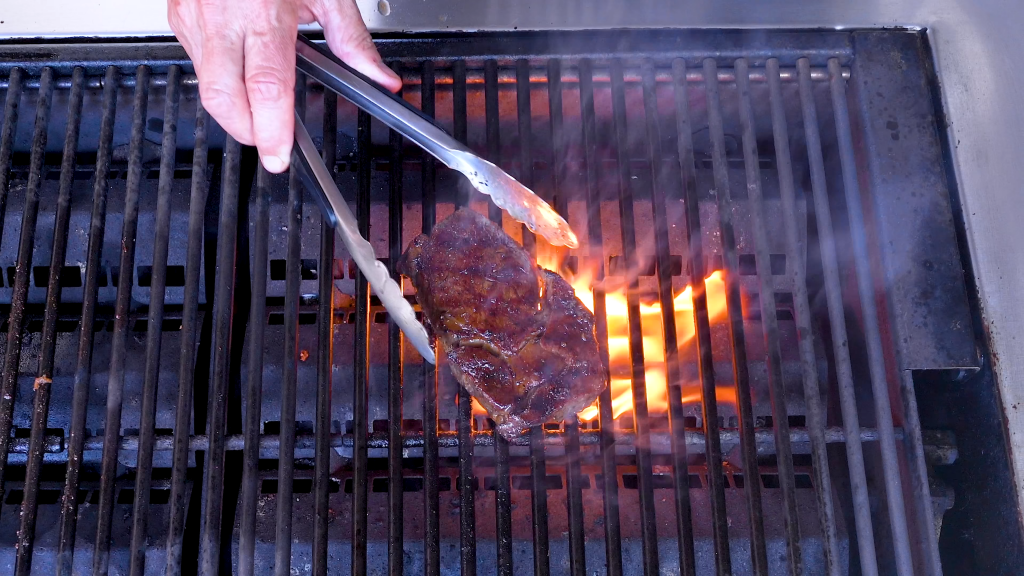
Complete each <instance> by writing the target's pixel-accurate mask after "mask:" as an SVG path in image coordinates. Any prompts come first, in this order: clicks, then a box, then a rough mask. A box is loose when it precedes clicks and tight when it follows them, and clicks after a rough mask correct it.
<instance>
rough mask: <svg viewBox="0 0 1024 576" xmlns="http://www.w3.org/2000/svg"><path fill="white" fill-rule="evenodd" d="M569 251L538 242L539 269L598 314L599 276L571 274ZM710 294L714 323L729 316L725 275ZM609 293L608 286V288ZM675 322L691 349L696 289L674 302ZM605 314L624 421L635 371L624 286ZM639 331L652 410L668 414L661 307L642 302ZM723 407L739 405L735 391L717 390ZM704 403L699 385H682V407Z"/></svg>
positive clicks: (709, 286)
mask: <svg viewBox="0 0 1024 576" xmlns="http://www.w3.org/2000/svg"><path fill="white" fill-rule="evenodd" d="M564 254H565V251H564V249H558V248H555V247H552V246H550V245H549V244H547V243H545V242H542V241H540V240H538V242H537V264H538V265H539V266H541V267H542V268H546V269H548V270H551V271H553V272H556V273H558V274H560V275H561V276H562V277H563V278H565V279H566V281H568V282H569V284H570V285H572V287H573V289H574V290H575V292H576V297H577V298H579V299H580V301H581V302H582V303H583V305H584V306H586V307H587V308H588V309H589V310H590V311H591V312H593V311H594V290H593V288H594V280H595V278H594V276H595V275H594V273H593V271H592V270H584V271H581V272H580V273H577V274H571V273H569V272H568V271H567V270H565V269H564V267H563V266H562V261H563V256H564ZM704 287H705V291H706V294H707V302H708V316H709V318H710V319H711V320H712V321H715V320H716V319H720V318H723V317H725V315H726V301H725V278H724V274H723V272H722V271H721V270H717V271H715V272H712V273H711V275H710V276H708V277H707V278H705V279H704ZM606 288H607V287H606ZM672 305H673V311H674V313H675V321H676V342H677V345H678V346H679V348H680V349H682V348H683V347H684V346H688V345H689V344H690V341H691V340H693V338H694V336H695V335H696V328H695V326H694V323H693V288H692V287H691V286H687V287H686V288H685V289H683V290H682V291H680V292H679V293H678V294H676V295H675V297H674V298H673V302H672ZM605 314H606V319H607V326H608V356H609V369H610V371H611V396H612V416H613V417H614V418H619V417H620V416H622V415H623V414H626V413H631V412H632V411H633V388H632V384H633V381H632V368H631V362H630V349H629V309H628V305H627V301H626V293H625V287H624V286H623V287H622V288H621V289H618V290H614V291H611V290H608V291H606V293H605ZM640 327H641V334H642V337H643V355H644V381H645V384H646V387H647V407H648V410H649V411H651V412H667V411H668V372H667V366H666V363H665V337H664V328H663V317H662V309H661V303H660V302H641V303H640ZM715 396H716V398H717V400H718V401H719V402H731V403H735V402H736V391H735V389H733V388H728V387H719V388H716V391H715ZM701 400H702V391H701V389H700V385H699V384H698V383H695V382H686V383H683V386H682V402H683V403H684V404H686V403H694V402H700V401H701ZM598 414H599V410H598V407H597V403H596V402H595V403H594V404H593V405H591V406H589V407H587V408H585V409H584V410H583V411H582V412H580V413H579V417H580V419H582V420H584V421H588V420H593V419H594V418H596V417H597V416H598Z"/></svg>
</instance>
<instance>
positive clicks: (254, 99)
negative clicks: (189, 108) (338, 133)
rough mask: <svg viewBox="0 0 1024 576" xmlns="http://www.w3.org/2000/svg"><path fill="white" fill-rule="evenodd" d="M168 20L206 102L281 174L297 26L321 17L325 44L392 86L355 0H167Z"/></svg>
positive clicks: (287, 145) (289, 130)
mask: <svg viewBox="0 0 1024 576" xmlns="http://www.w3.org/2000/svg"><path fill="white" fill-rule="evenodd" d="M167 20H168V23H169V24H170V26H171V30H173V31H174V33H175V35H177V37H178V40H179V41H180V42H181V44H182V46H184V48H185V51H186V52H188V55H189V56H190V57H191V58H192V62H193V64H194V65H195V70H196V75H197V76H198V77H199V95H200V97H201V98H202V101H203V106H204V107H205V108H206V110H207V111H208V112H209V113H210V115H211V116H213V118H214V119H215V120H217V122H218V123H220V125H221V127H223V128H224V129H225V130H226V131H227V132H228V133H229V134H231V136H232V137H234V138H235V139H236V140H238V141H239V142H241V143H242V144H247V145H250V146H253V145H255V146H256V148H257V149H258V150H259V154H260V159H261V160H262V162H263V166H264V167H265V168H266V169H267V170H269V171H270V172H283V171H284V170H286V169H287V168H288V163H289V161H290V159H291V149H292V143H293V141H294V132H293V131H294V129H295V124H294V122H295V112H294V110H295V91H294V87H295V41H296V35H297V32H298V26H299V24H300V23H301V24H308V23H310V22H314V21H316V22H319V23H320V25H321V26H322V27H323V29H324V36H325V37H326V39H327V45H328V47H329V48H330V49H331V51H332V52H334V54H335V55H337V56H338V57H339V58H341V59H342V60H344V61H345V62H346V63H347V64H348V65H350V66H352V67H353V68H355V69H356V70H358V71H360V72H362V73H363V74H365V75H366V76H368V77H370V78H371V79H373V80H375V81H377V82H378V83H379V84H381V85H382V86H384V87H385V88H388V89H390V90H393V91H394V90H398V89H399V88H401V86H402V81H401V79H399V77H398V76H397V75H396V74H395V73H394V72H393V71H392V70H391V69H390V68H388V67H387V66H385V65H384V63H383V61H382V60H381V58H380V54H378V53H377V49H376V47H374V45H373V41H372V40H371V39H370V33H369V32H368V31H367V30H366V25H365V24H364V23H363V19H362V17H361V16H360V14H359V9H358V8H357V7H356V4H355V0H168V3H167Z"/></svg>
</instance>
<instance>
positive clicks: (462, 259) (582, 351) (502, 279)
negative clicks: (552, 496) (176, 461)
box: [398, 208, 608, 440]
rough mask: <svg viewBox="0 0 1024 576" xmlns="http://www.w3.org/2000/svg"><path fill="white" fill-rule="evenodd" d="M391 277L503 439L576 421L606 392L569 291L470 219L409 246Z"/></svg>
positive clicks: (588, 332)
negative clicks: (402, 283) (398, 279)
mask: <svg viewBox="0 0 1024 576" xmlns="http://www.w3.org/2000/svg"><path fill="white" fill-rule="evenodd" d="M398 269H399V271H400V272H401V273H402V274H405V275H406V276H408V277H409V278H410V279H411V280H412V284H413V286H415V287H416V291H417V294H418V299H419V302H420V305H421V306H422V308H423V316H424V317H425V319H426V322H427V325H428V326H429V327H430V328H431V329H432V330H433V331H434V333H435V334H436V335H437V337H438V339H439V340H440V343H441V348H442V349H443V351H444V353H445V356H446V357H447V359H448V363H449V365H450V366H451V369H452V372H453V373H454V374H455V378H456V379H457V380H458V381H459V383H460V384H462V386H463V387H465V388H466V390H468V391H469V393H470V394H472V395H473V397H474V398H476V399H477V401H478V402H480V404H481V405H482V406H483V407H484V408H485V409H486V410H487V413H488V415H489V416H490V417H491V419H492V420H494V423H495V425H496V426H497V430H498V432H499V433H501V435H502V436H504V437H505V438H507V439H510V440H511V439H512V438H515V437H516V436H518V435H520V434H521V433H522V432H523V431H524V430H526V429H528V428H530V427H532V426H537V425H539V424H543V423H544V422H548V421H552V420H554V421H561V420H564V419H565V418H566V417H569V416H572V415H574V414H576V413H577V412H579V411H581V410H583V409H584V408H586V407H587V406H589V405H590V404H591V403H593V402H594V400H595V399H596V398H597V396H598V394H600V393H601V391H602V390H604V388H605V386H607V384H608V371H607V369H606V368H605V366H604V364H603V363H602V362H601V356H600V354H599V353H598V348H597V340H596V338H595V336H594V315H593V314H591V312H590V310H587V308H586V307H585V306H584V305H583V303H582V302H580V300H579V299H578V298H576V294H575V292H574V291H573V288H572V286H570V285H569V284H568V283H567V282H566V281H565V280H563V279H562V278H561V277H560V276H559V275H558V274H555V273H554V272H550V271H548V270H544V269H541V268H539V267H538V266H537V264H536V263H535V262H534V261H533V259H532V258H531V257H530V254H529V253H527V251H526V250H524V249H523V247H522V246H520V245H519V244H517V243H516V242H515V240H513V239H512V238H511V237H509V236H508V235H507V234H505V232H504V231H502V229H501V228H499V227H498V226H497V225H495V224H494V223H492V222H491V221H490V220H488V219H486V218H484V217H483V216H481V215H480V214H478V213H476V212H474V211H473V210H470V209H468V208H464V209H461V210H458V211H456V212H455V213H454V214H452V215H451V216H449V217H448V218H446V219H445V220H444V221H443V222H441V223H440V224H438V225H437V227H435V228H434V231H433V233H431V234H430V235H429V236H428V235H420V236H419V237H418V238H416V239H415V240H413V242H412V244H411V245H410V246H409V248H408V250H406V252H405V254H404V255H403V256H402V260H401V262H400V263H399V268H398Z"/></svg>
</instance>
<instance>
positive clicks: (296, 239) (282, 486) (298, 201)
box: [274, 72, 306, 576]
mask: <svg viewBox="0 0 1024 576" xmlns="http://www.w3.org/2000/svg"><path fill="white" fill-rule="evenodd" d="M296 74H300V73H298V72H297V73H296ZM295 108H296V110H297V112H298V116H297V117H296V121H297V120H298V119H299V118H303V119H304V118H305V116H306V90H305V82H302V81H299V82H296V83H295ZM294 153H295V154H298V151H295V152H294ZM287 250H288V252H287V253H288V257H287V260H286V262H287V264H286V265H287V269H286V271H285V294H284V302H285V304H284V306H285V307H284V362H283V364H282V366H283V372H284V373H283V374H282V378H281V415H280V417H279V418H280V422H281V429H280V435H281V451H282V452H283V453H285V454H293V453H294V452H295V402H296V386H297V383H298V370H299V290H300V282H301V281H302V269H301V258H302V181H301V180H299V173H298V171H297V170H291V171H290V172H289V173H288V246H287ZM294 471H295V460H294V459H293V458H284V459H283V460H281V463H280V465H279V466H278V469H277V499H276V500H275V504H276V506H277V508H276V512H277V519H276V520H277V524H276V526H277V533H276V542H275V546H274V574H276V575H277V576H288V575H289V574H290V571H291V560H292V509H293V508H294V506H295V499H294V498H293V497H292V496H293V489H294V483H293V478H294Z"/></svg>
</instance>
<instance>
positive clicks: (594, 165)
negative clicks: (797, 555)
mask: <svg viewBox="0 0 1024 576" xmlns="http://www.w3.org/2000/svg"><path fill="white" fill-rule="evenodd" d="M579 70H580V113H581V116H582V118H583V148H584V156H583V161H584V163H585V164H586V169H585V173H586V178H587V245H588V249H589V254H588V257H589V259H590V261H591V262H595V263H596V264H597V274H596V277H595V279H596V281H597V282H596V284H595V286H598V288H595V289H594V319H595V326H594V333H595V336H596V337H597V345H598V352H599V353H600V355H601V361H602V362H603V363H604V365H605V366H610V365H611V363H610V361H609V357H608V316H607V314H606V307H605V294H604V289H602V288H600V286H601V282H602V281H603V280H604V246H603V245H604V236H603V232H602V227H601V184H600V182H601V174H600V160H599V159H598V155H597V145H598V136H597V119H596V113H595V110H594V85H593V81H592V76H593V67H592V64H591V62H590V60H589V59H587V58H584V59H581V60H580V62H579ZM598 408H599V415H600V423H601V430H600V432H599V439H600V445H601V471H602V482H601V484H602V486H601V489H602V494H603V496H604V498H603V500H604V520H605V523H604V542H605V561H606V563H607V566H608V575H609V576H621V574H622V535H621V530H620V525H619V482H618V471H617V470H616V465H615V443H616V438H615V424H614V419H613V418H612V394H611V390H610V389H609V387H607V386H606V387H605V389H604V390H603V391H602V392H601V395H600V397H599V398H598Z"/></svg>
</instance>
